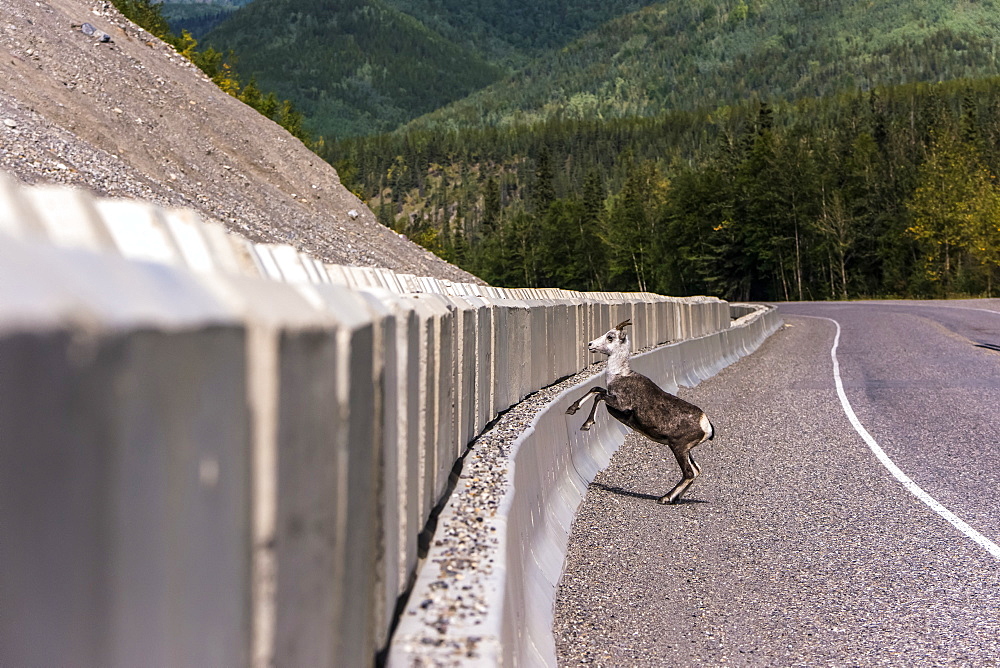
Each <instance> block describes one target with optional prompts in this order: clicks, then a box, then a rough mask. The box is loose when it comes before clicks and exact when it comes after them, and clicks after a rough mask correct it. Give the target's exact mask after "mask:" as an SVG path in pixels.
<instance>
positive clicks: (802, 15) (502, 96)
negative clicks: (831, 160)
mask: <svg viewBox="0 0 1000 668" xmlns="http://www.w3.org/2000/svg"><path fill="white" fill-rule="evenodd" d="M998 35H1000V8H998V7H997V6H995V5H994V4H993V2H992V0H985V1H984V2H961V3H951V2H947V1H946V0H922V1H920V2H915V1H910V2H890V1H886V0H871V1H869V2H845V1H843V0H841V1H837V2H817V1H815V0H749V2H747V1H745V0H736V1H735V2H734V1H731V0H723V1H721V2H720V1H719V0H691V1H689V2H675V1H670V2H664V3H661V4H655V5H650V6H648V7H646V8H644V9H642V10H640V11H638V12H635V13H632V14H628V15H626V16H623V17H621V18H619V19H616V20H614V21H611V22H609V23H606V24H604V25H603V26H601V27H600V28H599V29H597V30H595V31H593V32H591V33H589V34H587V35H586V36H584V37H582V38H581V39H579V40H577V41H575V42H574V43H572V44H571V45H569V46H567V47H566V48H563V49H558V50H553V51H550V52H549V53H547V54H546V55H544V56H542V57H541V58H539V59H538V60H536V61H534V62H532V63H531V64H530V65H529V66H528V67H526V68H525V69H523V70H521V71H519V72H517V73H516V74H515V75H513V76H512V77H510V78H509V79H506V80H504V81H502V82H499V83H496V84H494V85H492V86H490V87H489V88H487V89H485V90H483V91H479V92H477V93H475V94H473V95H471V96H470V97H468V98H466V99H463V100H460V101H458V102H455V103H454V104H452V105H450V106H448V107H445V108H443V109H440V110H438V111H436V112H435V113H433V114H431V115H429V116H428V117H426V118H422V119H420V120H419V121H417V122H416V124H417V125H420V126H422V127H431V126H434V125H443V126H446V127H454V126H456V125H458V126H463V127H464V126H478V125H480V124H483V123H487V124H491V125H503V124H511V123H526V122H527V123H530V122H536V121H539V120H544V119H546V118H554V117H558V116H562V117H569V118H595V117H597V118H610V117H628V116H635V115H656V114H659V113H661V112H663V111H665V110H678V109H686V110H691V109H697V108H706V107H707V108H713V107H716V106H719V105H725V104H733V103H737V102H739V101H741V100H745V99H746V98H747V97H748V96H750V95H760V96H763V97H766V98H768V99H787V100H792V99H799V98H803V97H813V96H824V95H833V94H837V93H840V92H844V91H847V90H853V89H855V88H862V89H870V88H872V87H874V86H876V85H892V84H899V83H906V82H914V81H945V80H950V79H955V78H961V77H979V76H996V75H1000V66H998V61H997V54H996V44H995V40H996V38H997V36H998Z"/></svg>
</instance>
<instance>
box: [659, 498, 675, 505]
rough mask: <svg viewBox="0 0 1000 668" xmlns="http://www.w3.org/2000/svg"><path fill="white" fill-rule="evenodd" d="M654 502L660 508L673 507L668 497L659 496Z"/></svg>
mask: <svg viewBox="0 0 1000 668" xmlns="http://www.w3.org/2000/svg"><path fill="white" fill-rule="evenodd" d="M656 502H657V503H658V504H660V505H661V506H670V505H673V503H674V502H673V501H671V500H670V497H669V496H661V497H660V498H658V499H657V500H656Z"/></svg>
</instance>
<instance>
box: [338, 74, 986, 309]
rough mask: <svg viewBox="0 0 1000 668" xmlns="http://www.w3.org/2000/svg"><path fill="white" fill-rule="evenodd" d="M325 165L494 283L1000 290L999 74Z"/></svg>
mask: <svg viewBox="0 0 1000 668" xmlns="http://www.w3.org/2000/svg"><path fill="white" fill-rule="evenodd" d="M324 152H325V154H326V156H327V158H328V159H330V160H331V161H333V163H334V164H335V165H336V166H337V168H338V170H339V172H340V174H341V178H342V179H343V180H344V182H345V183H346V184H348V185H349V186H350V187H352V188H353V189H355V190H356V191H357V192H358V193H359V194H360V195H361V196H363V197H364V198H365V199H366V200H367V201H368V202H369V204H370V206H371V207H372V209H373V210H374V211H375V212H376V213H377V214H378V216H379V218H380V219H381V220H382V222H384V223H385V224H387V225H389V226H391V227H393V228H394V229H396V230H397V231H399V232H401V233H404V234H406V235H408V236H409V237H410V238H412V239H414V240H416V241H418V242H419V243H421V244H422V245H424V246H425V247H427V248H429V249H431V250H433V251H434V252H436V253H438V254H439V255H441V256H443V257H445V258H446V259H448V260H450V261H452V262H454V263H456V264H458V265H459V266H462V267H463V268H466V269H468V270H469V271H471V272H472V273H474V274H476V275H478V276H480V277H482V278H483V279H484V280H486V281H488V282H490V283H493V284H496V285H504V286H531V287H536V286H537V287H563V288H569V289H579V290H637V289H638V290H650V291H654V292H659V293H662V294H671V295H690V294H710V295H717V296H720V297H724V298H727V299H736V300H745V299H754V300H798V299H810V300H812V299H850V298H861V297H904V296H909V297H943V296H951V295H981V294H992V293H995V292H996V282H997V279H998V278H1000V271H998V265H1000V184H998V183H997V181H996V174H998V173H1000V171H998V170H1000V78H989V79H977V80H958V81H953V82H947V83H939V84H907V85H900V86H893V87H879V88H876V89H873V90H871V91H860V90H858V91H854V92H852V93H845V94H841V95H837V96H831V97H826V98H816V99H807V100H800V101H797V102H779V103H774V104H769V103H766V102H763V101H759V100H752V101H748V102H747V103H744V104H742V105H737V106H732V107H726V108H721V109H718V110H715V111H712V112H707V111H706V112H675V113H670V114H663V115H660V116H657V117H649V118H645V117H641V118H623V119H611V120H607V121H598V120H576V119H555V120H549V121H544V122H541V123H539V124H536V125H533V126H519V127H511V128H503V129H500V128H495V127H483V128H478V129H469V130H450V131H441V130H422V129H413V130H410V131H407V132H402V133H397V134H389V135H381V136H376V137H368V138H355V139H351V140H344V141H341V142H336V143H333V144H328V145H327V146H326V147H325V148H324Z"/></svg>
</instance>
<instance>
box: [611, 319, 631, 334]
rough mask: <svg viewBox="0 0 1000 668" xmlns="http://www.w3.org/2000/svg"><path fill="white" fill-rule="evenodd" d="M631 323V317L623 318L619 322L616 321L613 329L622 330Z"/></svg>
mask: <svg viewBox="0 0 1000 668" xmlns="http://www.w3.org/2000/svg"><path fill="white" fill-rule="evenodd" d="M631 324H632V318H629V319H628V320H623V321H621V322H620V323H618V324H617V325H616V326H615V329H617V330H618V331H619V332H624V331H625V328H626V327H628V326H629V325H631Z"/></svg>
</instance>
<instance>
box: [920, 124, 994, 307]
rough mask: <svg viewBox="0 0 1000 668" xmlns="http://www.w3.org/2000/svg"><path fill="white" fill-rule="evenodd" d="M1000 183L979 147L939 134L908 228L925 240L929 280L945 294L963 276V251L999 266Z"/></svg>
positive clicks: (925, 268)
mask: <svg viewBox="0 0 1000 668" xmlns="http://www.w3.org/2000/svg"><path fill="white" fill-rule="evenodd" d="M963 120H964V118H963ZM964 125H965V124H964V123H963V126H964ZM963 129H965V128H963ZM963 135H964V136H966V137H968V136H970V135H969V133H968V132H967V131H965V132H963ZM995 181H996V178H995V177H994V176H993V174H991V173H990V171H989V169H988V168H987V167H985V166H984V165H983V163H982V160H981V158H980V157H979V152H978V151H977V150H976V148H975V146H972V145H969V144H968V143H967V142H965V141H962V140H960V139H958V138H957V137H954V136H951V135H950V134H944V135H941V136H935V139H934V141H933V143H932V144H931V146H930V150H929V154H928V156H927V159H926V161H925V162H924V163H923V164H922V165H921V166H920V168H919V170H918V172H917V187H916V188H915V189H914V191H913V194H912V195H911V196H910V198H909V199H908V200H907V202H906V208H907V210H908V211H909V213H910V216H911V225H910V227H909V228H907V232H909V233H910V234H911V235H913V237H914V238H916V239H917V240H918V241H920V242H921V244H920V249H921V251H922V259H923V263H922V268H923V271H924V272H925V276H926V278H927V279H928V280H929V281H930V282H932V283H940V284H941V286H942V292H943V293H944V294H947V293H948V292H950V290H951V288H952V285H953V283H954V280H955V277H956V275H959V276H960V275H961V274H962V267H961V264H960V263H961V260H962V257H963V255H968V256H969V257H971V258H974V259H976V260H978V261H979V262H980V263H981V264H984V265H986V266H987V267H990V268H991V269H992V267H995V266H996V259H997V246H998V241H1000V234H998V230H1000V228H998V225H1000V193H998V191H997V189H996V186H995ZM956 265H957V266H956Z"/></svg>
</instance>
